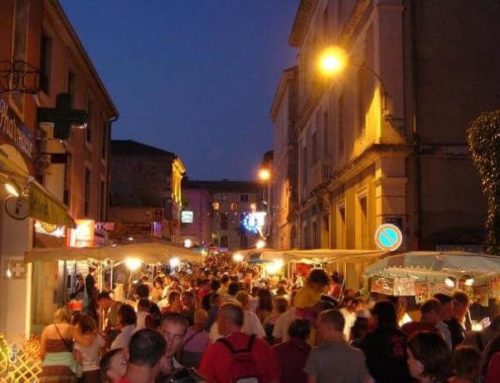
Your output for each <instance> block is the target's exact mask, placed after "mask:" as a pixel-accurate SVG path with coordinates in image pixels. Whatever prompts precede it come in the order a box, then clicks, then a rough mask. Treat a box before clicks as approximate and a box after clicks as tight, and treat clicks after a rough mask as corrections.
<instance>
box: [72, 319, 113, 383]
mask: <svg viewBox="0 0 500 383" xmlns="http://www.w3.org/2000/svg"><path fill="white" fill-rule="evenodd" d="M77 327H78V330H80V331H81V333H82V334H84V335H88V336H89V337H91V338H92V343H91V344H90V345H88V346H85V345H82V344H80V343H79V342H76V344H75V357H76V360H77V362H79V363H80V364H81V365H82V371H83V375H82V377H81V379H80V380H79V381H80V383H94V382H99V379H100V376H101V373H100V371H99V352H100V351H101V350H102V349H103V348H104V346H105V344H106V341H105V340H104V338H103V337H102V336H101V335H99V334H98V333H97V331H96V330H97V325H96V323H95V321H94V318H92V317H91V316H90V315H81V316H80V317H79V318H78V324H77Z"/></svg>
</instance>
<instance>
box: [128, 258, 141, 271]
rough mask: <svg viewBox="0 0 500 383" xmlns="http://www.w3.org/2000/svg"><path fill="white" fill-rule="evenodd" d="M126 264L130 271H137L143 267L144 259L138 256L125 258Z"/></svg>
mask: <svg viewBox="0 0 500 383" xmlns="http://www.w3.org/2000/svg"><path fill="white" fill-rule="evenodd" d="M125 265H126V266H127V268H128V269H129V270H130V271H136V270H138V269H139V267H141V265H142V261H141V260H140V259H138V258H127V259H126V260H125Z"/></svg>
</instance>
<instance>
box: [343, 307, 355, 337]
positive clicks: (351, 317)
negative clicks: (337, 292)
mask: <svg viewBox="0 0 500 383" xmlns="http://www.w3.org/2000/svg"><path fill="white" fill-rule="evenodd" d="M339 311H340V312H341V313H342V315H343V316H344V320H345V325H344V336H345V340H346V341H347V342H349V337H350V336H351V328H352V326H353V325H354V322H356V313H353V312H350V311H349V310H348V309H347V308H345V307H342V308H341V309H340V310H339Z"/></svg>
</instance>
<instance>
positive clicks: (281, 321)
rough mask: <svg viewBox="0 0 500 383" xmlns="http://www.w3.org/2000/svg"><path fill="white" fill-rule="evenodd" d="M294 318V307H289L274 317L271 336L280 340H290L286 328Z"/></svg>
mask: <svg viewBox="0 0 500 383" xmlns="http://www.w3.org/2000/svg"><path fill="white" fill-rule="evenodd" d="M294 320H295V307H290V308H289V309H288V310H287V311H285V312H284V313H283V314H281V315H280V316H279V317H278V318H276V322H275V323H274V329H273V337H274V338H276V339H281V341H282V342H286V341H288V340H290V337H289V336H288V328H289V327H290V325H291V324H292V322H293V321H294Z"/></svg>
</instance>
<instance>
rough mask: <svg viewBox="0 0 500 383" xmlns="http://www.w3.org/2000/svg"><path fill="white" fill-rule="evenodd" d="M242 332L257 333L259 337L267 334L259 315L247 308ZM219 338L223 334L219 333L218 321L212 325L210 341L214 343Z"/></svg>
mask: <svg viewBox="0 0 500 383" xmlns="http://www.w3.org/2000/svg"><path fill="white" fill-rule="evenodd" d="M241 332H243V333H245V334H248V335H252V334H255V335H256V336H257V338H264V337H265V336H266V332H265V331H264V327H262V323H260V320H259V317H258V316H257V315H255V314H254V313H252V312H250V311H248V310H245V319H244V320H243V327H242V328H241ZM219 338H222V335H221V334H220V333H219V326H218V325H217V322H214V324H213V325H212V327H210V334H209V339H210V342H212V343H213V342H215V341H216V340H217V339H219Z"/></svg>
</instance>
